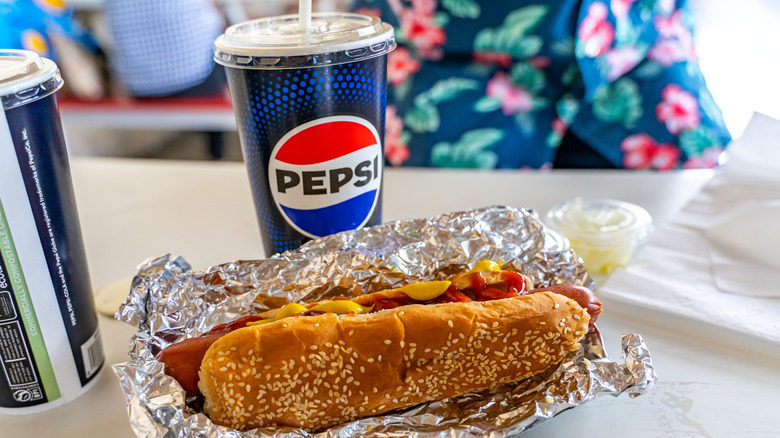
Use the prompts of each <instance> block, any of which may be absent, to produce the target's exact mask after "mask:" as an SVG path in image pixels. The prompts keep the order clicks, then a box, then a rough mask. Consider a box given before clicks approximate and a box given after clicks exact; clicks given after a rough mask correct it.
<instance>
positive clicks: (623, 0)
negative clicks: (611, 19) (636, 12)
mask: <svg viewBox="0 0 780 438" xmlns="http://www.w3.org/2000/svg"><path fill="white" fill-rule="evenodd" d="M635 1H636V0H612V1H610V2H609V6H610V8H611V9H612V13H613V14H615V18H617V19H618V20H625V19H626V18H628V12H629V11H630V10H631V6H632V5H633V4H634V2H635Z"/></svg>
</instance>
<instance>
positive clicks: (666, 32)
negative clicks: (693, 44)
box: [653, 10, 690, 38]
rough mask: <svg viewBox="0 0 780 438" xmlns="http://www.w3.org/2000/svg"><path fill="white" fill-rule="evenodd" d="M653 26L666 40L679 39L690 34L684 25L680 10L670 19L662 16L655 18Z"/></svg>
mask: <svg viewBox="0 0 780 438" xmlns="http://www.w3.org/2000/svg"><path fill="white" fill-rule="evenodd" d="M653 24H654V25H655V29H656V30H657V31H658V33H659V34H660V35H661V36H663V37H666V38H670V37H677V36H679V35H680V34H683V33H690V32H689V31H688V29H687V28H686V27H685V25H683V23H682V15H681V14H680V11H679V10H678V11H675V13H674V14H672V15H670V16H668V17H664V16H662V15H661V16H657V17H655V18H653Z"/></svg>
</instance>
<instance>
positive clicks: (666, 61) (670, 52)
mask: <svg viewBox="0 0 780 438" xmlns="http://www.w3.org/2000/svg"><path fill="white" fill-rule="evenodd" d="M653 23H654V24H655V28H656V30H657V31H658V40H657V41H656V43H655V44H654V45H653V47H652V48H651V49H650V50H649V51H648V54H647V56H648V57H649V58H650V59H651V60H653V61H655V62H658V63H659V64H662V65H664V66H667V67H668V66H670V65H672V64H674V63H676V62H682V61H686V60H689V59H690V60H696V52H695V50H694V47H693V36H692V35H691V31H690V30H689V29H688V28H687V27H686V26H685V25H684V24H683V22H682V16H681V14H680V11H677V12H675V13H674V14H672V15H671V16H669V17H663V16H660V17H656V18H655V19H654V20H653Z"/></svg>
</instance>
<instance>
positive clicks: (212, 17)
mask: <svg viewBox="0 0 780 438" xmlns="http://www.w3.org/2000/svg"><path fill="white" fill-rule="evenodd" d="M103 10H104V13H105V17H106V22H107V25H108V28H109V31H110V34H111V36H112V38H113V47H112V48H111V50H110V51H109V54H108V56H109V63H110V70H111V75H112V77H114V78H115V79H116V81H117V82H118V84H119V85H120V86H121V87H122V88H123V89H124V91H125V92H126V93H127V94H129V95H130V96H134V97H204V96H219V95H224V93H226V90H227V89H226V83H227V82H226V79H225V73H224V69H223V68H222V67H220V66H218V65H217V64H216V63H215V62H214V61H213V47H214V40H215V39H216V38H217V36H219V35H220V34H221V33H222V31H223V28H224V25H225V23H224V19H223V17H222V14H221V13H220V12H219V10H218V9H217V7H216V5H215V4H214V0H106V2H105V5H104V9H103Z"/></svg>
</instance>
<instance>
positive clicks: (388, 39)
mask: <svg viewBox="0 0 780 438" xmlns="http://www.w3.org/2000/svg"><path fill="white" fill-rule="evenodd" d="M394 48H395V40H394V38H393V28H392V27H391V26H390V25H388V24H387V23H384V22H382V21H380V20H379V19H378V18H376V17H372V16H368V15H361V14H352V13H316V14H314V15H313V16H312V22H311V27H309V28H308V29H305V28H302V27H301V26H300V24H299V21H298V16H297V15H286V16H279V17H270V18H263V19H259V20H254V21H249V22H246V23H241V24H237V25H234V26H232V27H230V28H228V29H227V30H226V31H225V33H224V35H222V36H220V37H219V38H217V40H216V42H215V51H214V53H215V56H214V59H215V61H216V62H217V63H219V64H222V65H224V66H225V67H226V71H227V77H228V84H229V87H230V94H231V98H232V100H233V109H234V112H235V115H236V120H237V122H238V132H239V137H240V140H241V145H242V150H243V154H244V161H245V162H246V165H247V170H248V173H249V180H250V184H251V188H252V195H253V197H254V201H255V207H256V210H257V217H258V219H259V222H260V229H261V235H262V237H263V244H264V246H265V252H266V255H272V254H275V253H279V252H283V251H287V250H290V249H294V248H297V247H298V246H300V245H301V244H303V243H304V242H306V241H307V240H310V239H314V238H318V237H322V236H326V235H329V234H333V233H336V232H339V231H345V230H351V229H357V228H361V227H365V226H371V225H377V224H379V223H381V220H382V219H381V218H382V168H383V146H382V144H383V137H384V122H385V96H386V85H387V81H386V74H387V53H388V52H389V51H391V50H393V49H394Z"/></svg>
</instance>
